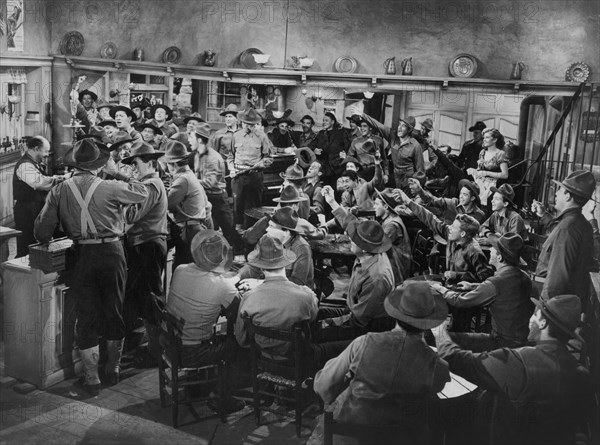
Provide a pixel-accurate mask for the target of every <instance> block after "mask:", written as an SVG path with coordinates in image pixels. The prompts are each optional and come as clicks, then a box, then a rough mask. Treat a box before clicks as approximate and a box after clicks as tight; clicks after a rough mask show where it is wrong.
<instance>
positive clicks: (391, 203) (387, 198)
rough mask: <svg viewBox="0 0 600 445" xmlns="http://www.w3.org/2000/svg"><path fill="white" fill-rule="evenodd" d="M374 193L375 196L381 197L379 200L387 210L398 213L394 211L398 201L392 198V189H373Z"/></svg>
mask: <svg viewBox="0 0 600 445" xmlns="http://www.w3.org/2000/svg"><path fill="white" fill-rule="evenodd" d="M375 194H376V195H377V196H376V197H377V198H379V199H381V201H382V202H383V203H384V204H385V206H386V207H387V208H388V210H390V211H391V212H392V213H394V214H395V215H398V214H397V213H396V207H397V206H398V204H400V203H399V202H398V201H396V198H394V195H393V189H390V188H386V189H383V190H377V189H375ZM398 216H400V215H398Z"/></svg>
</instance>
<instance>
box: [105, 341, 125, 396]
mask: <svg viewBox="0 0 600 445" xmlns="http://www.w3.org/2000/svg"><path fill="white" fill-rule="evenodd" d="M124 341H125V339H123V338H122V339H121V340H106V355H107V360H106V365H105V368H104V373H105V375H106V382H105V383H106V386H114V385H116V384H117V383H119V374H120V372H121V354H122V353H123V342H124Z"/></svg>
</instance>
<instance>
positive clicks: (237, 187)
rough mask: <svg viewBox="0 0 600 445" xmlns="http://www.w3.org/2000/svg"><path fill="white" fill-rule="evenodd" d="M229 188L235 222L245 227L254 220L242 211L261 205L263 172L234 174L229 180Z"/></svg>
mask: <svg viewBox="0 0 600 445" xmlns="http://www.w3.org/2000/svg"><path fill="white" fill-rule="evenodd" d="M231 190H232V191H233V208H234V216H235V223H236V224H242V225H243V227H244V229H247V228H248V227H250V226H251V225H252V223H253V222H254V220H253V219H252V218H250V217H249V216H247V215H246V214H245V213H244V212H245V210H246V209H251V208H253V207H260V206H261V205H262V195H263V173H262V172H254V173H245V174H242V175H239V176H236V177H235V178H233V179H232V181H231Z"/></svg>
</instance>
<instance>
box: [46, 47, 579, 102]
mask: <svg viewBox="0 0 600 445" xmlns="http://www.w3.org/2000/svg"><path fill="white" fill-rule="evenodd" d="M68 59H69V61H67V58H66V57H65V56H58V55H57V56H54V63H60V62H61V61H63V62H64V63H68V64H69V65H71V66H72V67H73V68H74V69H86V70H92V71H117V70H118V69H117V68H115V64H117V65H119V67H120V68H119V69H120V70H126V71H129V72H135V73H143V74H150V75H165V74H167V73H168V74H171V75H174V76H177V77H188V78H192V79H200V80H215V81H221V82H222V81H223V80H224V79H225V80H226V81H228V82H233V83H255V84H267V85H282V86H299V87H302V86H306V85H308V86H317V85H318V86H320V87H323V88H355V89H361V88H362V89H365V90H372V89H376V90H377V91H380V92H388V91H389V92H393V91H439V90H442V89H444V90H445V89H453V90H458V91H473V90H477V91H480V92H482V91H483V92H489V93H490V94H500V93H503V94H509V93H514V92H515V91H518V92H519V94H534V93H537V94H545V95H548V94H553V95H572V94H573V93H574V92H575V90H576V89H577V87H578V84H577V83H573V82H566V81H534V80H519V81H515V80H498V79H474V78H457V77H424V76H390V75H385V74H381V75H373V74H368V73H366V74H357V73H354V74H344V73H330V72H320V71H297V70H288V69H282V68H273V69H269V68H262V69H255V70H249V69H241V68H229V67H223V68H215V67H206V66H190V65H171V64H165V63H158V62H156V63H155V62H140V61H136V60H113V59H98V58H88V57H69V58H68Z"/></svg>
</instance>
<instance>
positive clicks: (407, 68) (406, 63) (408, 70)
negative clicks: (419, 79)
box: [400, 57, 413, 76]
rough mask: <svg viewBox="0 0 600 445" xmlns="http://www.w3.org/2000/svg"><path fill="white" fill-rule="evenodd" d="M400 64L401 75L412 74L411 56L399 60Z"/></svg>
mask: <svg viewBox="0 0 600 445" xmlns="http://www.w3.org/2000/svg"><path fill="white" fill-rule="evenodd" d="M400 66H401V67H402V75H403V76H412V74H413V68H412V57H408V58H406V59H403V60H402V62H400Z"/></svg>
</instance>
